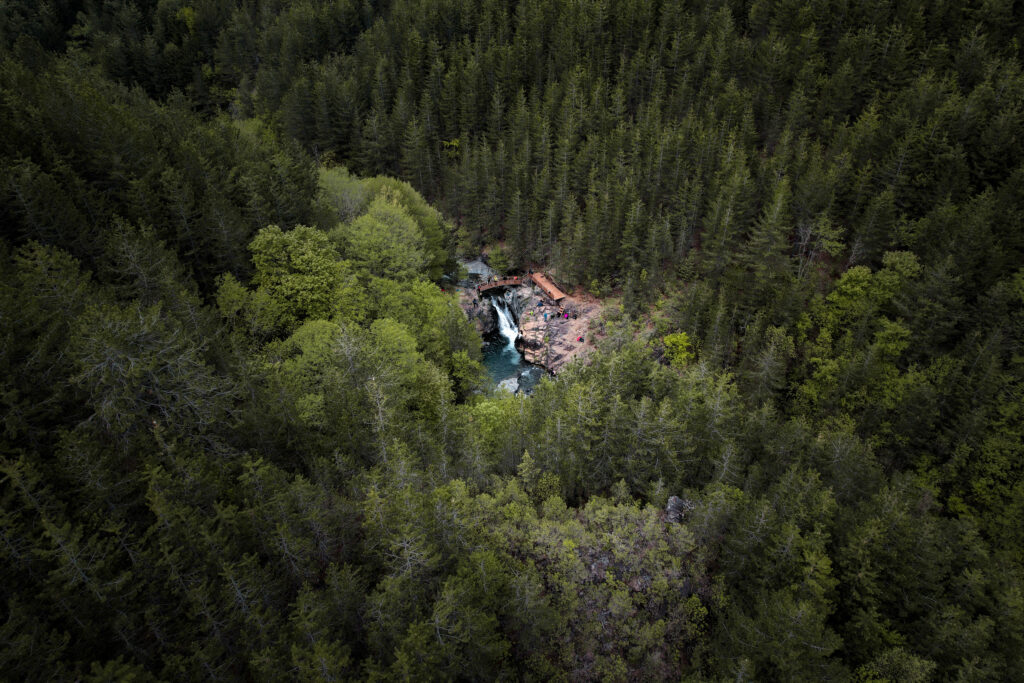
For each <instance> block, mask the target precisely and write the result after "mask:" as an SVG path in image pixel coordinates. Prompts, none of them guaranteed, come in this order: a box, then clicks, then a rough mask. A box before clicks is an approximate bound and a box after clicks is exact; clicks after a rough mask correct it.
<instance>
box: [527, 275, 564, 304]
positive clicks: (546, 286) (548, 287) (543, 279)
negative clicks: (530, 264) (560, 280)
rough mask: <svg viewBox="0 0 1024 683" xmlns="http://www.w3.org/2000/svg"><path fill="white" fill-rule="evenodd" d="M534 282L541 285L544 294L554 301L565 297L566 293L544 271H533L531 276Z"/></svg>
mask: <svg viewBox="0 0 1024 683" xmlns="http://www.w3.org/2000/svg"><path fill="white" fill-rule="evenodd" d="M531 277H532V278H533V281H534V283H536V285H537V286H538V287H540V289H541V291H542V292H544V295H545V296H546V297H548V298H549V299H551V300H553V301H560V300H562V299H564V298H565V294H563V293H562V290H560V289H559V288H558V287H556V286H555V283H554V282H552V281H551V280H549V279H548V277H547V276H546V275H544V273H533V275H532V276H531Z"/></svg>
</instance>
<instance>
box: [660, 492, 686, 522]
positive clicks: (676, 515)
mask: <svg viewBox="0 0 1024 683" xmlns="http://www.w3.org/2000/svg"><path fill="white" fill-rule="evenodd" d="M691 510H693V501H691V500H683V499H682V498H680V497H679V496H672V497H671V498H669V499H668V505H666V506H665V521H666V522H673V523H676V524H678V523H680V522H682V521H683V519H684V518H685V517H686V514H687V513H688V512H690V511H691Z"/></svg>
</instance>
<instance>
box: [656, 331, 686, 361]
mask: <svg viewBox="0 0 1024 683" xmlns="http://www.w3.org/2000/svg"><path fill="white" fill-rule="evenodd" d="M661 341H662V343H663V344H664V345H665V357H666V358H668V362H669V363H670V364H671V365H672V366H673V367H677V368H681V367H685V366H686V364H687V363H689V362H690V361H692V360H693V358H694V354H693V351H692V344H691V343H690V337H689V335H687V334H686V333H685V332H676V333H674V334H669V335H665V337H663V338H662V340H661Z"/></svg>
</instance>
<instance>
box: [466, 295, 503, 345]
mask: <svg viewBox="0 0 1024 683" xmlns="http://www.w3.org/2000/svg"><path fill="white" fill-rule="evenodd" d="M466 315H467V316H469V320H470V322H472V323H473V325H474V326H476V329H477V331H478V332H479V333H480V335H481V336H484V335H488V334H491V333H493V332H496V331H497V329H498V314H497V313H496V312H495V310H494V306H493V305H491V302H490V300H489V299H488V298H487V297H480V299H479V300H478V303H477V305H476V306H470V307H468V308H467V309H466Z"/></svg>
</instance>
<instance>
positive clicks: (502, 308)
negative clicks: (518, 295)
mask: <svg viewBox="0 0 1024 683" xmlns="http://www.w3.org/2000/svg"><path fill="white" fill-rule="evenodd" d="M492 303H493V304H494V310H495V312H496V313H497V314H498V331H499V332H500V333H501V336H502V337H504V338H505V348H504V349H502V352H503V353H505V352H507V351H508V350H510V349H511V350H513V351H515V348H516V339H517V338H518V337H519V328H518V327H516V323H515V320H514V319H513V318H512V313H511V312H510V311H509V310H508V303H506V301H505V300H504V299H503V298H501V297H500V296H496V297H494V298H493V299H492Z"/></svg>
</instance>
